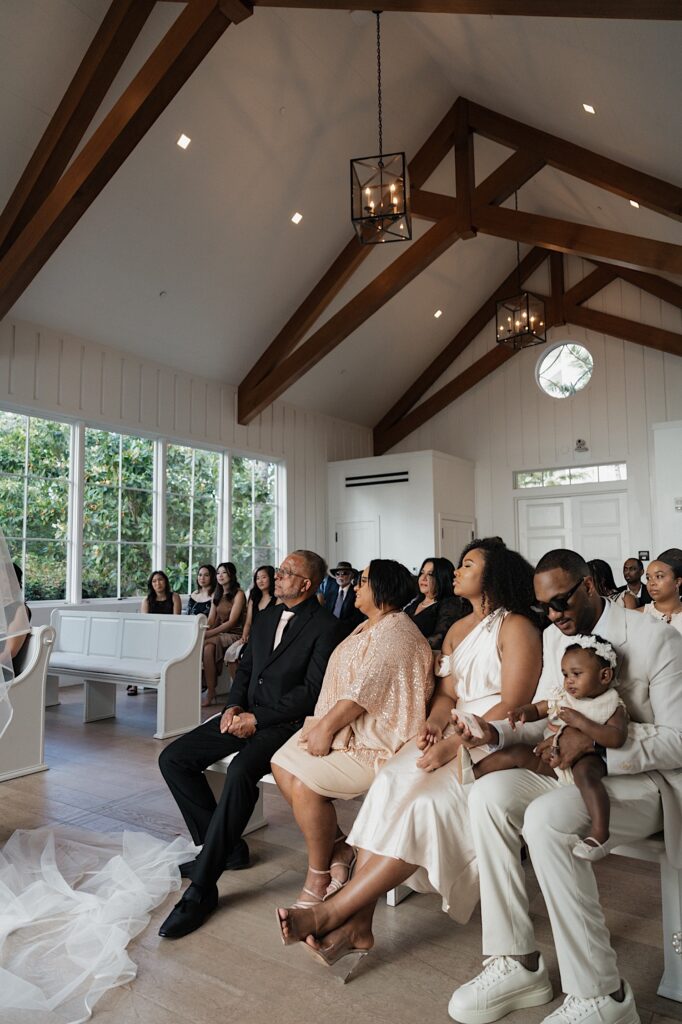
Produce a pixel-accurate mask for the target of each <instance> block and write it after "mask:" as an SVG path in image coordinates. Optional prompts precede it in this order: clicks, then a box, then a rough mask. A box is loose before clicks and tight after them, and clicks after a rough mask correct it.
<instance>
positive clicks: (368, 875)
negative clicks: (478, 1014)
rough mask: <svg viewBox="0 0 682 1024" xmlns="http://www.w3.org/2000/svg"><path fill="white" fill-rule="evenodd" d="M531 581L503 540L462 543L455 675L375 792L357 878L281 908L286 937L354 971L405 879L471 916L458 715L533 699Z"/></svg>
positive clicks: (473, 881)
mask: <svg viewBox="0 0 682 1024" xmlns="http://www.w3.org/2000/svg"><path fill="white" fill-rule="evenodd" d="M532 580H533V569H532V567H531V566H530V565H529V564H528V562H526V560H525V559H524V558H522V557H521V555H518V554H517V553H516V552H515V551H509V550H508V549H507V548H506V547H505V546H504V544H501V543H499V541H497V540H492V539H487V540H475V541H472V542H471V544H470V545H468V546H467V547H466V548H465V549H464V552H463V554H462V558H461V562H460V565H459V568H458V569H457V572H456V573H455V590H456V592H457V594H458V596H459V597H460V598H466V600H467V601H468V602H469V607H470V609H471V610H470V612H469V614H468V615H465V616H464V618H462V619H459V620H458V621H457V622H455V624H454V625H453V626H451V627H450V630H449V632H448V634H447V636H446V638H445V641H444V643H443V652H444V660H445V663H446V669H445V670H446V672H447V674H446V675H445V676H444V677H442V678H441V679H439V681H438V685H437V688H436V693H435V697H434V699H433V701H432V704H431V710H430V712H429V716H428V718H427V719H426V722H425V723H424V724H423V725H422V727H421V728H420V730H419V731H418V733H417V736H416V738H415V739H413V740H411V741H410V742H409V743H406V744H405V745H404V746H403V747H402V748H401V749H400V751H399V752H398V753H397V754H396V755H395V756H394V757H392V758H391V759H390V760H389V761H387V762H386V764H385V765H384V767H383V768H382V769H381V771H380V772H379V773H378V774H377V776H376V778H375V779H374V782H373V783H372V785H371V787H370V789H369V792H368V794H367V796H366V798H365V800H364V802H363V804H362V807H361V808H360V813H359V814H358V817H357V818H356V821H355V824H354V825H353V828H352V830H351V832H350V834H349V836H348V843H349V844H351V845H354V846H357V847H359V848H360V850H359V853H358V862H357V866H356V869H355V872H354V874H353V877H352V878H351V880H350V881H349V882H348V884H347V885H345V886H344V887H343V888H342V889H341V891H340V892H338V893H336V894H335V895H333V896H332V898H331V899H327V900H325V902H324V903H320V904H315V905H314V906H312V907H306V908H288V909H284V908H280V909H279V910H278V917H279V924H280V929H281V932H282V940H283V941H284V943H285V944H287V945H288V944H290V943H293V942H296V941H299V940H306V941H307V943H308V945H310V946H311V947H312V948H313V950H314V951H315V952H316V954H317V955H318V956H319V958H320V959H321V960H323V961H324V962H325V963H327V964H333V963H335V962H336V961H337V960H340V959H341V958H342V957H343V958H344V964H345V965H347V967H348V968H349V969H350V970H352V968H353V966H354V965H355V962H357V960H359V959H360V958H361V957H363V956H365V955H366V954H367V951H368V950H369V949H370V948H371V947H372V945H373V943H374V938H373V935H372V917H373V914H374V907H375V904H376V901H377V899H378V898H379V896H380V895H382V893H385V892H388V891H389V890H390V889H393V888H395V886H397V885H400V884H401V883H402V882H405V881H406V880H407V879H408V878H409V879H410V885H411V886H412V887H413V888H416V889H418V890H419V891H420V892H432V891H434V890H435V891H437V892H438V893H440V895H441V897H442V900H443V909H444V910H446V911H447V912H448V913H449V914H450V915H451V916H452V917H453V918H454V919H455V920H456V921H460V922H462V923H463V922H465V921H468V919H469V917H470V916H471V913H472V911H473V909H474V907H475V906H476V903H477V902H478V872H477V867H476V857H475V854H474V851H473V846H472V841H471V835H470V830H469V814H468V810H467V801H468V796H469V791H470V790H471V789H472V787H471V786H466V787H465V786H462V785H461V784H460V783H459V781H458V779H457V774H456V759H457V754H458V750H459V746H460V744H461V738H460V737H459V736H457V735H455V730H454V726H453V725H452V723H451V722H450V712H451V711H452V709H453V708H454V707H456V708H457V710H458V711H468V712H476V713H477V714H479V715H482V716H483V717H485V718H486V719H498V718H500V717H503V716H504V715H506V714H507V713H508V712H509V711H511V710H512V709H513V708H515V707H517V706H518V705H519V704H526V703H527V702H528V701H529V700H531V699H532V695H533V694H534V693H535V689H536V687H537V681H538V679H539V677H540V669H541V666H542V660H541V640H540V632H539V630H538V628H537V626H536V623H535V616H534V614H533V613H532V612H531V610H530V605H531V602H532V601H533V599H534V595H533V584H532ZM502 774H508V773H502ZM491 777H492V776H491ZM346 856H347V855H346ZM335 859H336V855H335ZM339 859H341V858H339Z"/></svg>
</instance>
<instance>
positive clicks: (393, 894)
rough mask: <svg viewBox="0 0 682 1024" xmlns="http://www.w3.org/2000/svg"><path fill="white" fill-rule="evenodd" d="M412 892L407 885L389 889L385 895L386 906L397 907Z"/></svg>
mask: <svg viewBox="0 0 682 1024" xmlns="http://www.w3.org/2000/svg"><path fill="white" fill-rule="evenodd" d="M412 891H413V890H412V889H410V887H409V885H396V887H395V889H389V890H388V892H387V893H386V905H387V906H389V907H397V906H398V904H399V903H402V902H403V900H406V899H407V897H408V896H409V895H410V893H411V892H412Z"/></svg>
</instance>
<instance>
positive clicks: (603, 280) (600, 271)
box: [564, 263, 620, 307]
mask: <svg viewBox="0 0 682 1024" xmlns="http://www.w3.org/2000/svg"><path fill="white" fill-rule="evenodd" d="M619 270H620V267H612V266H611V264H609V263H601V264H600V265H599V266H598V267H597V269H596V270H593V271H592V272H591V273H590V274H588V275H587V277H584V278H583V279H582V281H578V283H577V284H574V285H573V287H572V288H569V290H568V291H567V292H566V293H565V294H564V306H565V307H567V306H579V305H580V304H581V302H586V301H587V299H591V298H592V296H593V295H596V294H597V292H600V291H601V290H602V288H606V286H607V284H611V282H612V281H615V280H616V278H617V277H618V272H619Z"/></svg>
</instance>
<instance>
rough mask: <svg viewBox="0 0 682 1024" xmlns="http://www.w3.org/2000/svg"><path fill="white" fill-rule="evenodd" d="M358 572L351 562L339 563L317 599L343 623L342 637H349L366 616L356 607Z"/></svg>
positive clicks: (330, 571)
mask: <svg viewBox="0 0 682 1024" xmlns="http://www.w3.org/2000/svg"><path fill="white" fill-rule="evenodd" d="M357 575H358V574H357V570H355V569H354V568H353V567H352V565H351V564H350V562H339V564H338V565H337V566H336V568H335V569H330V570H329V576H328V577H327V578H326V580H325V581H324V583H323V584H322V586H321V587H320V590H319V593H318V595H317V599H318V601H319V602H320V604H321V605H322V607H323V608H326V609H327V611H329V612H331V613H332V615H334V616H335V617H336V618H337V619H338V620H339V622H340V623H341V630H342V635H343V636H344V637H347V636H349V635H350V634H351V633H352V632H353V630H354V629H355V627H356V626H358V625H359V624H360V623H361V622H364V620H365V618H366V616H365V615H363V614H362V612H361V611H360V610H359V609H358V608H356V607H355V582H356V579H357Z"/></svg>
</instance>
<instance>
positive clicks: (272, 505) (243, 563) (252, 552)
mask: <svg viewBox="0 0 682 1024" xmlns="http://www.w3.org/2000/svg"><path fill="white" fill-rule="evenodd" d="M277 470H278V466H277V463H276V462H265V461H263V460H261V459H249V458H244V457H242V456H234V457H233V459H232V495H231V504H232V533H231V550H232V561H233V562H234V564H235V565H236V567H237V576H238V578H239V580H240V582H241V583H242V585H243V586H248V585H249V584H250V582H251V579H252V577H253V573H254V571H255V570H256V569H257V568H258V566H259V565H277V564H278V561H279V557H280V553H279V551H278V546H277V539H278V536H279V533H278V527H279V523H278V518H279V507H278V495H277V490H278V488H277Z"/></svg>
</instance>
